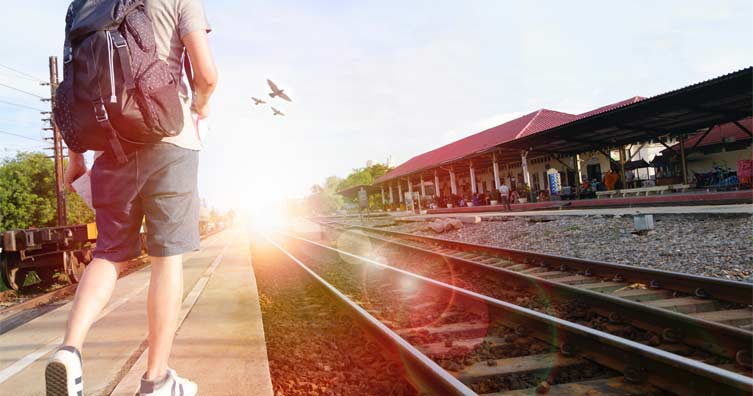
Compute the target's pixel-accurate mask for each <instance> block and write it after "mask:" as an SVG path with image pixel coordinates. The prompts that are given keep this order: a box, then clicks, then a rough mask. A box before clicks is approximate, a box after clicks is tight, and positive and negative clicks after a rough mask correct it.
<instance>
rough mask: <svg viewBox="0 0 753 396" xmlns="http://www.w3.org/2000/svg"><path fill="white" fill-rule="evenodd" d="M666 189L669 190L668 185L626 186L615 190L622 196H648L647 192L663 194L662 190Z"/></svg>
mask: <svg viewBox="0 0 753 396" xmlns="http://www.w3.org/2000/svg"><path fill="white" fill-rule="evenodd" d="M668 190H669V186H651V187H639V188H627V189H623V190H617V191H618V193H619V194H622V196H623V197H626V196H628V195H631V194H635V196H640V195H641V194H644V195H645V196H648V194H649V193H658V194H664V192H665V191H668Z"/></svg>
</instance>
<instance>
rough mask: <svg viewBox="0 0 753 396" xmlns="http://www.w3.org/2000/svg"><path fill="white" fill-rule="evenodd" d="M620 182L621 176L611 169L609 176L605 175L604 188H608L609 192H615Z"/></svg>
mask: <svg viewBox="0 0 753 396" xmlns="http://www.w3.org/2000/svg"><path fill="white" fill-rule="evenodd" d="M618 180H620V175H618V174H617V173H616V172H614V171H613V170H612V169H609V170H608V171H607V174H606V175H604V186H605V187H606V188H607V191H612V190H614V186H615V185H616V184H617V181H618Z"/></svg>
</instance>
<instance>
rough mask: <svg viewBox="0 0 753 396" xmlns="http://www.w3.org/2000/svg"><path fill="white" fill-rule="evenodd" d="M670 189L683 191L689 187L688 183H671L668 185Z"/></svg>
mask: <svg viewBox="0 0 753 396" xmlns="http://www.w3.org/2000/svg"><path fill="white" fill-rule="evenodd" d="M669 188H670V189H671V190H672V191H679V192H685V190H687V189H689V188H690V184H673V185H671V186H670V187H669Z"/></svg>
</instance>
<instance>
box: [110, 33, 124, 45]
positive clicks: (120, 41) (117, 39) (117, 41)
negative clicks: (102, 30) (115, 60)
mask: <svg viewBox="0 0 753 396" xmlns="http://www.w3.org/2000/svg"><path fill="white" fill-rule="evenodd" d="M110 36H111V37H112V43H113V45H115V48H123V47H125V46H127V45H128V42H126V39H125V37H123V35H122V34H120V32H119V31H117V30H113V31H112V32H110Z"/></svg>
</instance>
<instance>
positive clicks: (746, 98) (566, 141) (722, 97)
mask: <svg viewBox="0 0 753 396" xmlns="http://www.w3.org/2000/svg"><path fill="white" fill-rule="evenodd" d="M752 98H753V68H751V67H749V68H746V69H743V70H740V71H737V72H734V73H730V74H727V75H724V76H721V77H717V78H714V79H711V80H707V81H704V82H700V83H697V84H694V85H690V86H687V87H685V88H680V89H677V90H674V91H670V92H667V93H664V94H661V95H657V96H653V97H650V98H647V99H644V100H641V101H638V102H635V103H631V104H628V105H625V106H622V107H618V108H614V109H611V110H608V111H605V112H602V113H597V114H593V115H590V116H588V117H585V118H580V119H577V120H575V121H571V122H568V123H565V124H562V125H559V126H555V127H553V128H550V129H548V130H545V131H542V132H539V133H537V134H533V135H529V136H524V137H521V138H519V139H515V140H512V141H509V142H505V143H502V144H500V145H499V146H498V148H499V149H501V150H511V151H520V150H528V151H529V152H531V153H534V154H536V153H547V154H548V153H557V154H575V153H581V152H586V151H594V150H596V149H601V148H606V147H616V146H621V145H626V144H631V143H635V142H643V141H649V140H658V139H659V138H660V137H663V136H680V135H684V134H689V133H694V132H696V131H698V130H700V129H703V128H709V127H711V126H713V125H720V124H725V123H728V122H733V121H738V120H741V119H744V118H746V117H750V116H751V114H753V111H752V110H751V108H752V106H753V101H752V100H751V99H752Z"/></svg>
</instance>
